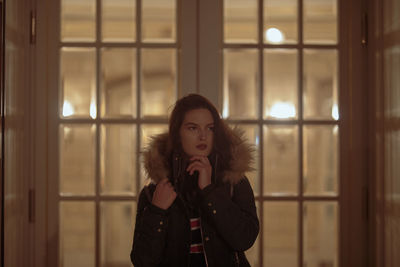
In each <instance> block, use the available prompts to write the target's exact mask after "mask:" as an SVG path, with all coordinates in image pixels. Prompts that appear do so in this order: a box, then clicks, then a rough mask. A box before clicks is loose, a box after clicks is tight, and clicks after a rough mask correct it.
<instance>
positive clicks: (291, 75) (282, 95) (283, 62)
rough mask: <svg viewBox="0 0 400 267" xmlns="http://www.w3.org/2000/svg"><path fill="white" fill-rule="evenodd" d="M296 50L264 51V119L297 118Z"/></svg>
mask: <svg viewBox="0 0 400 267" xmlns="http://www.w3.org/2000/svg"><path fill="white" fill-rule="evenodd" d="M297 58H298V56H297V50H294V49H290V50H289V49H278V50H276V49H266V50H264V109H263V110H264V117H265V118H267V119H295V118H297V117H298V115H297V114H298V109H297V106H298V104H297V102H298V94H297V92H298V72H297V69H298V67H297Z"/></svg>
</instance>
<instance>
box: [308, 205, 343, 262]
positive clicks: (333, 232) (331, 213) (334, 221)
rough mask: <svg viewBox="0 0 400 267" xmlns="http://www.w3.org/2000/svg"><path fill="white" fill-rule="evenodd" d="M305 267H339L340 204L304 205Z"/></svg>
mask: <svg viewBox="0 0 400 267" xmlns="http://www.w3.org/2000/svg"><path fill="white" fill-rule="evenodd" d="M303 210H304V218H303V222H304V224H303V227H304V234H303V236H304V245H303V249H304V251H303V254H304V256H303V257H304V259H303V260H304V266H307V267H320V266H331V267H337V266H338V221H339V220H338V204H337V203H336V202H327V201H325V202H310V201H308V202H305V203H304V209H303Z"/></svg>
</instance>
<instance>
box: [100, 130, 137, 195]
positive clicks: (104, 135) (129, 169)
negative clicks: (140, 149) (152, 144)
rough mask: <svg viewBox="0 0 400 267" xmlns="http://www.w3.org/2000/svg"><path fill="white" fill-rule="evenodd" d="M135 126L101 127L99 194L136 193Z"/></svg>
mask: <svg viewBox="0 0 400 267" xmlns="http://www.w3.org/2000/svg"><path fill="white" fill-rule="evenodd" d="M136 154H137V151H136V126H135V125H130V124H127V125H124V124H117V125H114V124H111V125H102V126H101V154H100V157H101V166H100V173H101V192H102V193H103V194H115V195H119V194H130V195H132V194H135V193H136V179H135V178H136V168H135V167H136Z"/></svg>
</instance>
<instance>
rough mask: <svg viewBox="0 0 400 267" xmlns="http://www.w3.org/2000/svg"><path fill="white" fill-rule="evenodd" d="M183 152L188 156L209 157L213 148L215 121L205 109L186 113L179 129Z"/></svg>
mask: <svg viewBox="0 0 400 267" xmlns="http://www.w3.org/2000/svg"><path fill="white" fill-rule="evenodd" d="M179 135H180V137H181V144H182V148H183V151H184V152H185V153H186V154H187V155H188V156H208V155H210V153H211V151H212V148H213V141H214V119H213V117H212V115H211V112H210V111H209V110H208V109H205V108H199V109H192V110H190V111H188V112H186V114H185V117H184V118H183V122H182V125H181V127H180V129H179Z"/></svg>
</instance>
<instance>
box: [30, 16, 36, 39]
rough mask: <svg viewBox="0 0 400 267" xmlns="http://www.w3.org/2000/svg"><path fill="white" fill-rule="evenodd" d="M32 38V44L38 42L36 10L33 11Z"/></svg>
mask: <svg viewBox="0 0 400 267" xmlns="http://www.w3.org/2000/svg"><path fill="white" fill-rule="evenodd" d="M30 31H31V34H30V35H31V38H30V42H31V44H35V43H36V12H35V11H33V10H32V11H31V29H30Z"/></svg>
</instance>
